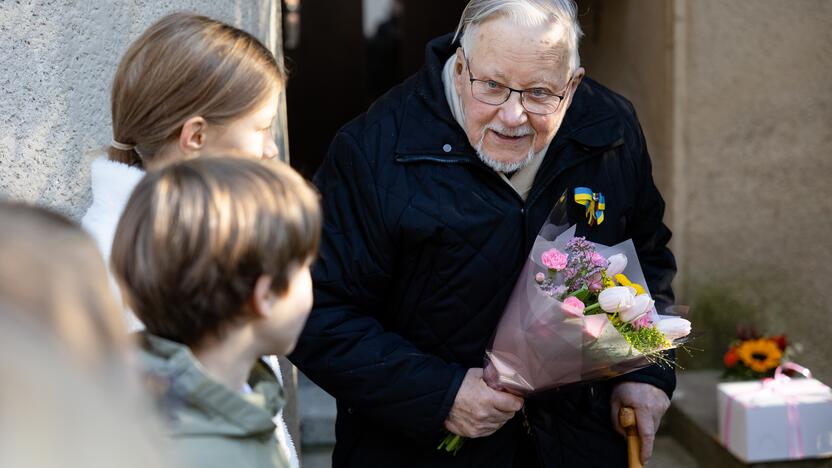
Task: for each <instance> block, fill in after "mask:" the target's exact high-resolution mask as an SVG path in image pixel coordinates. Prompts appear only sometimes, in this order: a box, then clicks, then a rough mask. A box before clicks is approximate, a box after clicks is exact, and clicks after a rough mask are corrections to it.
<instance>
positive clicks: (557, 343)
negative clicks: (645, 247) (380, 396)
mask: <svg viewBox="0 0 832 468" xmlns="http://www.w3.org/2000/svg"><path fill="white" fill-rule="evenodd" d="M564 200H565V197H561V200H560V202H559V203H558V204H557V205H556V206H555V208H554V209H553V210H552V212H551V213H550V215H549V219H548V220H547V222H546V224H545V225H544V226H543V229H541V231H540V233H539V234H538V236H537V239H536V241H535V243H534V245H533V247H532V251H531V253H530V254H529V257H528V259H527V261H526V264H525V265H524V267H523V270H522V272H521V274H520V277H519V279H518V281H517V283H516V285H515V288H514V291H513V292H512V295H511V297H510V299H509V302H508V304H507V306H506V309H505V311H504V312H503V316H502V318H501V319H500V323H499V324H498V326H497V329H496V332H495V335H494V338H493V340H492V343H491V346H490V348H489V349H488V350H487V351H486V356H485V366H484V372H483V374H484V379H485V381H486V383H488V385H489V386H491V387H492V388H495V389H498V390H503V391H507V392H511V393H514V394H517V395H521V396H526V395H529V394H531V393H535V392H540V391H543V390H548V389H552V388H556V387H560V386H563V385H567V384H572V383H577V382H584V381H588V380H595V379H602V378H610V377H615V376H618V375H621V374H625V373H627V372H632V371H635V370H638V369H640V368H643V367H646V366H648V365H650V364H653V363H665V364H667V365H670V363H669V362H668V361H667V359H666V358H665V357H664V355H663V353H662V352H663V351H666V350H669V349H672V348H675V347H676V346H678V345H680V344H681V343H683V342H684V341H685V339H686V337H687V336H688V334H689V333H690V331H691V324H690V322H689V321H687V320H685V319H684V318H681V317H678V315H680V314H681V313H683V311H684V308H682V307H678V306H671V307H669V308H668V309H667V310H665V311H664V312H665V313H669V314H672V315H674V316H671V315H659V314H658V312H657V310H656V307H655V301H654V300H653V299H652V297H651V296H650V292H649V291H648V290H647V287H646V284H647V283H646V282H645V279H644V274H643V273H642V271H641V266H640V265H639V263H638V257H637V255H636V250H635V246H634V245H633V242H632V241H631V240H628V241H625V242H622V243H620V244H618V245H615V246H612V247H607V246H603V245H599V244H595V243H592V242H589V241H587V240H586V239H585V238H583V237H575V227H574V226H573V227H572V228H568V224H567V222H566V208H565V204H564ZM462 442H463V439H462V438H461V437H459V436H456V435H454V434H450V435H449V436H448V437H446V438H445V440H443V441H442V443H441V444H440V446H439V448H440V449H444V450H447V451H450V452H456V451H457V450H459V448H460V447H461V444H462Z"/></svg>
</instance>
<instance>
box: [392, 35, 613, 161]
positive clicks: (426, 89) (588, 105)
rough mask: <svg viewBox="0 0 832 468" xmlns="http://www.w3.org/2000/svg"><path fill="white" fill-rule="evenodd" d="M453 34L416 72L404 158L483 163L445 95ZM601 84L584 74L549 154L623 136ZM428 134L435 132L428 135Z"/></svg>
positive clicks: (431, 47)
mask: <svg viewBox="0 0 832 468" xmlns="http://www.w3.org/2000/svg"><path fill="white" fill-rule="evenodd" d="M452 38H453V34H447V35H445V36H441V37H438V38H436V39H434V40H432V41H431V42H429V43H428V45H427V47H426V51H425V66H424V67H423V68H422V70H420V71H419V73H418V74H417V75H416V83H415V90H414V92H413V93H412V94H411V95H410V96H409V97H408V99H407V100H406V103H405V109H404V117H403V120H402V125H401V127H400V131H399V140H398V143H397V146H396V159H397V160H398V161H408V160H415V159H425V158H429V159H431V160H436V161H442V162H473V163H475V164H481V165H483V164H482V163H481V162H480V161H479V159H478V158H477V157H476V155H475V153H474V150H473V148H471V145H470V144H469V143H468V139H467V137H466V135H465V132H464V130H463V129H462V128H460V126H459V124H458V123H457V122H456V120H455V119H454V118H453V115H452V114H451V110H450V107H449V106H448V103H447V100H446V98H445V92H444V88H443V85H442V67H443V66H444V64H445V62H446V61H447V60H448V58H449V57H450V56H451V55H452V54H454V53H455V52H456V49H457V47H459V42H458V41H457V42H452ZM598 87H599V85H597V83H595V82H594V81H593V80H592V79H590V78H584V80H583V81H582V83H581V85H580V86H579V87H578V90H577V92H576V94H575V98H574V99H573V102H572V105H571V106H570V108H569V110H568V111H567V112H566V116H565V117H564V120H563V123H562V124H561V127H560V129H559V130H558V132H557V134H556V135H555V138H554V140H553V141H552V144H551V145H550V147H549V153H547V155H548V154H551V153H552V152H553V151H555V150H556V149H557V148H559V147H562V144H563V143H564V142H566V141H569V142H574V143H576V144H577V145H578V146H579V147H580V148H581V149H585V150H589V151H592V152H596V151H598V150H602V149H605V148H608V147H611V146H615V145H617V144H618V143H619V142H620V141H621V138H622V135H623V126H622V122H621V119H620V117H618V114H617V113H616V110H615V108H614V107H613V104H612V103H611V102H608V101H607V100H606V99H598ZM426 135H430V136H431V137H430V138H425V136H426ZM483 166H484V165H483Z"/></svg>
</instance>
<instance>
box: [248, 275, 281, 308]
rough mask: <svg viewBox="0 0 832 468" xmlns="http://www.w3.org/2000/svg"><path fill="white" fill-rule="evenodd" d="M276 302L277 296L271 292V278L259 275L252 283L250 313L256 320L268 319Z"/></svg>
mask: <svg viewBox="0 0 832 468" xmlns="http://www.w3.org/2000/svg"><path fill="white" fill-rule="evenodd" d="M276 300H277V295H276V294H275V293H274V291H272V277H271V276H268V275H260V277H259V278H257V281H256V282H255V283H254V292H252V294H251V299H250V300H249V303H250V305H251V310H252V312H254V315H255V316H256V317H258V318H266V317H269V316H271V313H272V309H273V308H274V302H275V301H276Z"/></svg>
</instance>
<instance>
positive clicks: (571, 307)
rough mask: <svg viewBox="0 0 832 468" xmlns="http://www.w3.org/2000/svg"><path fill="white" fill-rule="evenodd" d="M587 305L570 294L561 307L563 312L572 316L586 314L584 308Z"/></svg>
mask: <svg viewBox="0 0 832 468" xmlns="http://www.w3.org/2000/svg"><path fill="white" fill-rule="evenodd" d="M585 307H586V306H585V305H584V303H583V302H581V300H580V299H578V298H577V297H574V296H569V297H567V298H566V299H564V301H563V304H561V306H560V308H561V310H563V313H564V314H566V315H568V316H570V317H581V316H583V315H584V308H585Z"/></svg>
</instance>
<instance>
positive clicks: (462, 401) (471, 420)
mask: <svg viewBox="0 0 832 468" xmlns="http://www.w3.org/2000/svg"><path fill="white" fill-rule="evenodd" d="M522 407H523V399H522V398H520V397H518V396H516V395H512V394H511V393H506V392H501V391H498V390H494V389H492V388H491V387H489V386H488V385H487V384H486V383H485V381H484V380H482V369H481V368H474V369H468V372H467V373H466V374H465V378H464V379H463V380H462V385H461V386H460V387H459V392H457V394H456V399H454V405H453V406H452V407H451V411H450V413H448V418H447V419H445V429H447V430H449V431H450V432H452V433H454V434H457V435H461V436H462V437H467V438H474V437H485V436H489V435H491V434H493V433H495V432H497V429H499V428H501V427H502V426H503V424H505V423H506V421H508V420H509V419H511V418H512V417H514V413H516V412H517V411H520V408H522Z"/></svg>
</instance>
